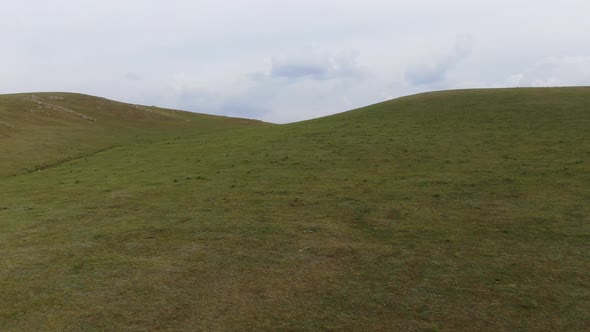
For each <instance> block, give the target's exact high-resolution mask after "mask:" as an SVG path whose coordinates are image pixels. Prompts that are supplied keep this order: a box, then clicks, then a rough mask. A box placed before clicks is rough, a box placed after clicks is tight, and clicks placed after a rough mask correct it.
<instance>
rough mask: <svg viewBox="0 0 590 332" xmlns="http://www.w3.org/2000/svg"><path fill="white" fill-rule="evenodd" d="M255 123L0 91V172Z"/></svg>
mask: <svg viewBox="0 0 590 332" xmlns="http://www.w3.org/2000/svg"><path fill="white" fill-rule="evenodd" d="M259 124H261V123H260V122H259V121H252V120H245V119H236V118H226V117H220V116H212V115H205V114H196V113H189V112H181V111H174V110H167V109H162V108H157V107H147V106H141V105H132V104H125V103H119V102H115V101H112V100H108V99H104V98H97V97H93V96H87V95H81V94H73V93H28V94H13V95H0V151H2V155H0V177H5V176H9V175H14V174H20V173H26V172H31V171H37V170H39V169H44V168H47V167H48V166H51V165H54V164H56V163H59V162H61V161H63V160H67V159H75V158H80V157H83V156H86V155H89V154H92V153H96V152H97V151H101V150H103V149H107V148H111V147H113V146H118V145H124V144H127V143H130V142H134V141H140V140H144V141H145V140H157V139H162V138H164V137H171V135H177V136H178V135H185V136H186V135H191V134H192V135H194V134H202V133H204V132H211V131H218V130H224V129H230V128H236V127H243V126H245V125H259Z"/></svg>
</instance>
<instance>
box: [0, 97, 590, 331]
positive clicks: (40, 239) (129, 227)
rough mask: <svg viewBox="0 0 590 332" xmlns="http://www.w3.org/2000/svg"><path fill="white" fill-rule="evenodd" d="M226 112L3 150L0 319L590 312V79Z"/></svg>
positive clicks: (342, 321)
mask: <svg viewBox="0 0 590 332" xmlns="http://www.w3.org/2000/svg"><path fill="white" fill-rule="evenodd" d="M5 98H8V97H0V103H2V102H3V101H4V100H5ZM10 98H13V97H10ZM0 105H4V104H0ZM2 107H4V108H6V106H0V110H2ZM64 107H65V106H64ZM68 107H72V108H73V106H68ZM76 109H77V110H78V108H76ZM84 110H85V108H84V107H83V105H81V106H80V107H79V112H82V111H84ZM99 113H100V111H98V110H97V111H96V112H93V113H84V114H88V116H92V117H96V118H97V123H98V118H99ZM181 114H182V116H189V115H186V114H184V113H181ZM195 116H197V115H195ZM214 119H215V122H214V123H213V120H211V121H212V122H211V123H206V124H204V125H203V126H202V127H200V128H196V127H193V128H191V127H184V124H183V126H180V127H175V125H166V126H164V125H161V124H160V122H159V121H160V120H159V119H154V123H158V124H157V125H154V126H156V127H157V131H158V134H157V135H156V134H154V133H150V132H149V130H146V131H141V130H140V131H138V132H137V134H136V133H135V132H134V133H133V135H132V137H127V136H125V137H123V138H121V139H119V138H117V137H115V138H113V141H109V142H107V143H102V142H101V143H100V144H102V145H100V144H94V143H93V142H94V141H93V139H94V138H93V137H98V136H91V137H90V138H89V140H90V142H91V143H92V149H88V150H87V151H94V152H93V153H92V154H88V155H87V156H86V157H81V158H77V159H71V160H67V161H65V162H57V161H58V160H60V159H59V158H62V160H63V156H65V154H62V155H56V156H55V157H54V156H49V157H47V156H46V155H39V157H38V158H37V157H36V156H35V157H34V158H33V157H31V156H29V154H30V153H32V152H27V153H26V154H23V156H22V157H21V159H20V161H18V163H12V164H11V163H10V161H11V160H12V159H11V160H8V161H3V162H4V163H6V165H12V166H7V167H8V169H7V170H2V174H4V175H10V174H17V173H19V171H22V170H23V169H25V168H26V169H28V168H27V167H29V166H23V165H29V164H30V162H31V161H35V162H37V163H39V160H40V159H43V158H49V159H47V160H51V162H52V163H55V165H54V166H52V167H47V168H44V169H43V170H42V171H38V172H29V173H23V172H20V174H18V175H15V176H5V177H3V178H1V179H0V252H1V253H2V255H0V294H2V296H0V330H3V331H11V330H26V331H31V330H86V329H88V330H137V331H140V330H364V331H373V330H375V331H391V330H419V331H420V330H421V331H457V330H465V331H477V330H484V331H501V330H506V331H519V330H521V331H523V330H527V331H584V330H588V328H589V327H590V277H589V275H590V250H589V249H590V204H588V202H590V164H589V163H590V138H589V135H588V133H589V132H590V88H543V89H497V90H464V91H447V92H433V93H427V94H420V95H415V96H409V97H404V98H399V99H396V100H392V101H388V102H384V103H381V104H377V105H373V106H369V107H366V108H362V109H358V110H354V111H350V112H346V113H341V114H338V115H334V116H330V117H325V118H321V119H316V120H310V121H304V122H299V123H294V124H289V125H280V126H279V125H262V126H250V125H243V123H244V122H247V121H246V120H231V121H230V120H229V119H223V118H214ZM219 119H221V120H222V122H221V124H223V123H225V122H223V121H229V122H230V124H232V125H227V124H225V125H223V126H222V125H221V124H220V122H219ZM0 120H2V121H5V122H9V121H8V120H3V119H2V118H0ZM12 121H13V122H15V124H14V125H15V127H16V124H17V121H15V120H12ZM112 121H113V122H114V123H115V122H116V121H122V120H117V119H115V118H113V120H112ZM134 121H135V120H134ZM195 121H196V120H195ZM119 123H120V122H119ZM129 125H130V124H129ZM85 126H92V125H88V124H85ZM134 126H136V125H134ZM217 126H222V127H223V128H225V129H227V130H218V129H215V128H216V127H217ZM5 127H6V126H5ZM1 128H2V127H0V130H2V129H1ZM68 128H69V127H68ZM72 128H73V127H72ZM203 128H209V130H206V129H203ZM13 129H14V128H10V129H7V131H8V130H13ZM32 130H33V129H32ZM134 130H135V129H134ZM146 132H147V133H146ZM1 133H2V131H0V134H1ZM76 135H78V136H76V137H84V135H83V134H81V133H76ZM14 137H16V136H15V135H13V136H11V137H9V138H0V146H1V147H2V149H4V148H5V147H7V148H8V147H12V146H16V145H15V144H20V143H15V142H20V141H21V139H15V138H14ZM21 137H22V136H21ZM7 139H8V141H7ZM11 139H14V141H10V140H11ZM23 139H24V138H23ZM5 142H8V143H5ZM56 142H57V141H56ZM89 144H90V143H89ZM105 145H116V146H114V147H112V148H110V149H106V150H104V151H101V152H98V153H95V152H96V151H98V148H100V147H102V146H105ZM52 146H59V144H57V143H56V144H55V145H52ZM70 146H77V144H72V145H70ZM30 149H33V148H30ZM93 149H94V150H93ZM3 151H4V150H3ZM27 151H29V150H27ZM39 153H40V154H41V153H43V151H39ZM12 156H14V157H12ZM68 156H69V155H68ZM3 158H4V157H3ZM10 158H16V154H13V155H11V157H10ZM4 159H6V158H4ZM67 159H69V158H67ZM42 162H45V161H43V160H42ZM3 165H4V164H3ZM3 167H4V166H3ZM26 169H25V170H26Z"/></svg>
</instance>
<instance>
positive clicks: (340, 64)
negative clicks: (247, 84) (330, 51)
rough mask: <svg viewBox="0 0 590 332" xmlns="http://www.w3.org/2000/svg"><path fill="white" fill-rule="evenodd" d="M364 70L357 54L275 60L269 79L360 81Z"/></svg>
mask: <svg viewBox="0 0 590 332" xmlns="http://www.w3.org/2000/svg"><path fill="white" fill-rule="evenodd" d="M362 76H363V70H362V69H361V68H360V66H359V65H358V64H357V61H356V55H355V54H350V53H349V54H347V53H343V54H336V55H324V56H313V55H312V56H307V57H286V58H273V59H272V62H271V68H270V70H269V73H268V77H271V78H285V79H289V80H297V79H303V78H308V79H313V80H330V79H345V78H354V79H358V78H361V77H362Z"/></svg>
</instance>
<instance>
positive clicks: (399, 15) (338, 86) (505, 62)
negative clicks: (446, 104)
mask: <svg viewBox="0 0 590 332" xmlns="http://www.w3.org/2000/svg"><path fill="white" fill-rule="evenodd" d="M0 4H2V6H1V7H0V8H1V9H0V40H1V42H2V47H1V48H0V59H1V61H0V93H14V92H31V91H70V92H81V93H87V94H92V95H97V96H102V97H107V98H110V99H115V100H120V101H125V102H131V103H141V104H147V105H156V106H161V107H169V108H179V109H185V110H191V111H197V112H205V113H213V114H222V115H230V116H240V117H249V118H257V119H262V120H266V121H271V122H277V123H285V122H292V121H298V120H303V119H309V118H314V117H319V116H323V115H328V114H333V113H337V112H342V111H346V110H350V109H353V108H356V107H360V106H364V105H367V104H372V103H376V102H380V101H383V100H386V99H391V98H394V97H398V96H402V95H407V94H412V93H416V92H422V91H429V90H440V89H452V88H471V87H473V88H475V87H513V86H563V85H590V37H589V34H590V18H589V15H590V14H589V13H590V1H588V0H561V1H554V0H551V1H546V0H521V1H519V0H510V1H508V0H495V1H483V0H481V1H478V0H446V1H440V0H403V1H395V0H389V1H370V0H365V1H347V0H330V1H327V0H326V1H321V0H313V1H308V0H297V1H276V0H274V1H272V0H251V1H240V0H234V1H219V0H217V1H208V0H203V1H199V0H192V1H188V0H187V1H184V0H167V1H163V0H162V1H154V0H125V1H123V0H118V1H113V0H96V1H91V0H77V1H73V0H67V1H66V0H54V1H45V0H43V1H40V0H36V1H34V0H19V1H7V0H0Z"/></svg>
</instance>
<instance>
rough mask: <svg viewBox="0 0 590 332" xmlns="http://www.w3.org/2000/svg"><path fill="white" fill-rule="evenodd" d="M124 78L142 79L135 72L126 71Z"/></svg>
mask: <svg viewBox="0 0 590 332" xmlns="http://www.w3.org/2000/svg"><path fill="white" fill-rule="evenodd" d="M125 78H126V79H127V80H129V81H141V80H142V78H141V76H139V75H137V74H135V73H127V74H125Z"/></svg>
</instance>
